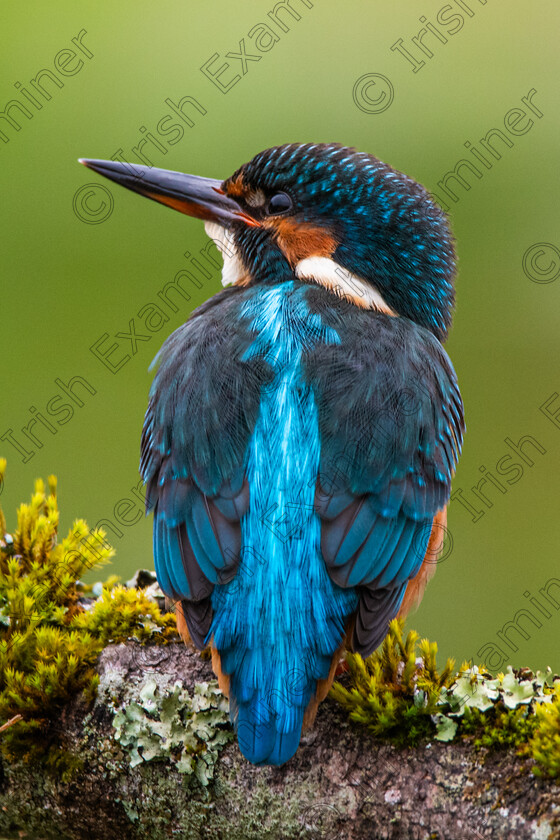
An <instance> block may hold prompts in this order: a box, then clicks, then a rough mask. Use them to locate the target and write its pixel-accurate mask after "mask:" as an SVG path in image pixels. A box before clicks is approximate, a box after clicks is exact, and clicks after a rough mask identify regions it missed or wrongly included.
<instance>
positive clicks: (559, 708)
mask: <svg viewBox="0 0 560 840" xmlns="http://www.w3.org/2000/svg"><path fill="white" fill-rule="evenodd" d="M537 719H538V726H537V727H536V730H535V732H534V735H533V737H532V739H531V740H530V742H529V747H528V749H529V752H530V754H531V755H532V756H533V758H534V759H535V761H536V762H537V766H536V767H534V768H533V772H534V773H535V775H536V776H540V777H542V778H546V777H548V778H552V779H560V683H558V684H557V687H556V691H555V692H554V696H553V698H552V700H551V702H550V703H547V704H546V705H545V704H542V705H541V706H539V707H538V708H537Z"/></svg>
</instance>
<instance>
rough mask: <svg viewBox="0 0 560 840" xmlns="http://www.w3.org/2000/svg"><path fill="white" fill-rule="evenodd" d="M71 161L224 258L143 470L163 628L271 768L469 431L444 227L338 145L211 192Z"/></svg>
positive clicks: (363, 158) (382, 630) (429, 528)
mask: <svg viewBox="0 0 560 840" xmlns="http://www.w3.org/2000/svg"><path fill="white" fill-rule="evenodd" d="M80 162H81V163H84V164H85V165H86V166H88V167H89V168H91V169H93V170H95V171H96V172H98V173H99V174H101V175H103V176H105V177H107V178H109V179H111V180H112V181H114V182H116V183H117V184H120V185H122V186H125V187H127V188H128V189H130V190H132V191H134V192H136V193H139V194H140V195H143V196H146V197H148V198H150V199H152V200H154V201H157V202H159V203H161V204H165V205H167V206H168V207H171V208H173V209H175V210H178V211H179V212H181V213H184V214H186V215H188V216H194V217H196V218H199V219H202V220H204V222H205V230H206V233H207V234H208V236H210V237H211V238H212V239H213V240H214V242H215V244H216V246H217V247H218V249H219V251H220V252H221V254H222V256H223V271H222V282H223V285H224V287H225V288H224V289H223V290H222V291H220V292H218V293H217V294H215V295H214V296H213V297H211V298H210V299H209V300H207V301H206V302H205V303H203V304H202V306H199V307H198V308H197V309H195V310H194V312H193V313H192V314H191V316H190V317H189V319H188V320H187V322H186V323H185V324H183V326H181V327H179V329H177V330H176V331H175V332H174V333H172V335H171V336H170V337H169V338H168V339H167V340H166V341H165V343H164V344H163V347H162V348H161V350H160V351H159V353H158V355H157V357H156V360H157V364H158V368H157V372H156V374H155V378H154V381H153V385H152V388H151V391H150V397H149V404H148V408H147V412H146V416H145V420H144V426H143V432H142V441H141V463H140V469H141V473H142V476H143V478H144V481H145V483H146V508H147V510H148V511H150V510H151V511H153V516H154V520H153V523H154V528H153V541H154V559H155V568H156V574H157V578H158V581H159V584H160V586H161V588H162V590H163V592H164V593H165V594H166V595H167V596H168V597H169V598H170V599H172V601H173V602H175V604H176V611H177V622H178V627H179V631H180V633H181V635H182V637H183V638H184V639H185V640H186V641H190V642H192V643H194V645H195V646H197V647H198V648H199V649H203V648H204V647H205V646H207V645H208V644H210V645H211V651H212V664H213V668H214V671H215V673H216V675H217V678H218V681H219V685H220V687H221V689H222V691H223V692H224V693H225V694H226V695H227V696H228V697H229V702H230V714H231V719H232V722H233V724H234V727H235V730H236V733H237V740H238V743H239V747H240V749H241V751H242V753H243V755H244V756H245V757H246V758H247V759H248V760H249V761H250V762H252V763H254V764H257V765H267V764H268V765H281V764H283V763H284V762H286V761H288V760H289V759H290V758H291V757H292V756H293V755H294V753H295V751H296V750H297V748H298V745H299V743H300V740H301V736H302V731H304V730H305V729H306V728H307V727H309V726H310V725H311V724H312V723H313V721H314V718H315V714H316V712H317V707H318V704H319V703H320V702H321V700H323V699H324V698H325V696H326V695H327V693H328V691H329V689H330V686H331V684H332V682H333V679H334V676H335V672H336V668H337V665H338V663H339V661H340V658H341V656H342V655H343V652H344V650H352V651H355V652H357V653H359V654H361V655H362V656H363V657H367V656H368V655H370V654H371V653H372V652H373V651H374V650H375V649H376V648H377V647H378V646H379V645H380V644H381V642H382V641H383V639H384V637H385V636H386V634H387V631H388V623H389V622H390V621H391V620H392V619H393V618H394V617H395V616H404V615H406V614H407V613H408V612H409V610H410V609H411V608H412V607H414V606H416V605H417V604H418V603H419V601H420V599H421V598H422V595H423V592H424V589H425V586H426V583H427V581H428V579H429V578H430V577H431V575H432V574H433V572H434V570H435V561H436V560H437V556H438V552H439V551H440V550H441V548H442V545H443V537H444V535H445V528H446V506H447V503H448V501H449V497H450V492H451V480H452V476H453V474H454V471H455V467H456V464H457V460H458V458H459V454H460V451H461V446H462V440H463V433H464V428H465V427H464V418H463V404H462V400H461V395H460V392H459V387H458V383H457V378H456V375H455V371H454V369H453V366H452V364H451V361H450V360H449V358H448V356H447V354H446V352H445V350H444V348H443V346H442V345H443V343H444V342H445V339H446V337H447V334H448V330H449V328H450V325H451V319H452V313H453V307H454V297H455V293H454V277H455V262H456V261H455V248H454V241H453V237H452V234H451V231H450V228H449V224H448V220H447V218H446V215H445V214H444V212H443V211H442V210H441V209H440V208H439V207H438V206H437V204H436V203H435V202H434V201H433V199H432V198H431V197H430V195H429V193H428V192H427V191H426V190H425V189H424V188H423V187H422V186H421V185H420V184H418V183H417V182H416V181H414V180H413V179H411V178H410V177H408V176H406V175H404V174H402V173H400V172H398V171H396V170H395V169H393V168H392V167H391V166H388V165H387V164H385V163H383V162H381V161H380V160H378V159H377V158H376V157H374V156H373V155H371V154H367V153H363V152H359V151H357V150H356V149H353V148H348V147H345V146H343V145H340V144H336V143H327V144H324V143H303V144H301V143H295V144H286V145H281V146H276V147H274V148H270V149H267V150H266V151H263V152H261V153H260V154H257V155H256V157H254V158H253V159H252V160H251V161H250V162H249V163H246V164H244V165H243V166H241V167H240V168H239V169H238V170H237V171H236V172H234V174H233V175H231V177H229V178H226V180H223V181H222V180H214V179H211V178H203V177H198V176H193V175H186V174H183V173H179V172H173V171H169V170H164V169H158V168H154V167H149V166H140V165H138V164H136V163H135V164H129V163H124V162H120V161H103V160H81V161H80Z"/></svg>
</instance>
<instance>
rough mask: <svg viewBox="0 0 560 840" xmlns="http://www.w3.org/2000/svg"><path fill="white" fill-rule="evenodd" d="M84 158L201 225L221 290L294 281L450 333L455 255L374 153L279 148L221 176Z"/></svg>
mask: <svg viewBox="0 0 560 840" xmlns="http://www.w3.org/2000/svg"><path fill="white" fill-rule="evenodd" d="M82 162H83V163H84V164H85V165H86V166H89V167H90V168H91V169H94V170H96V171H97V172H99V173H100V174H102V175H105V176H106V177H108V178H110V179H111V180H113V181H116V182H117V183H119V184H122V185H123V186H126V187H128V188H129V189H132V190H134V191H135V192H138V193H140V194H142V195H145V196H147V197H148V198H152V199H154V200H156V201H159V202H161V203H163V204H166V205H168V206H170V207H173V208H174V209H176V210H179V211H181V212H182V213H186V214H187V215H190V216H196V217H197V218H201V219H204V220H205V222H206V231H207V233H208V234H209V236H211V237H212V239H213V240H214V241H215V243H216V245H217V246H218V248H219V249H220V250H221V252H222V254H223V257H224V271H223V281H224V283H225V284H229V283H234V284H241V285H249V284H254V283H271V282H274V283H278V282H282V281H283V280H293V279H294V277H296V278H298V279H300V280H302V281H307V282H314V283H319V284H322V285H323V286H325V287H327V288H328V289H329V290H331V291H332V292H333V293H334V294H338V295H343V296H344V297H347V298H350V299H351V300H352V301H353V302H354V303H355V304H356V305H358V306H362V307H367V308H371V309H377V310H381V311H385V312H387V313H389V314H391V315H396V316H401V317H406V318H409V319H410V320H412V321H415V322H416V323H417V324H420V325H421V326H423V327H426V328H427V329H429V330H430V331H431V332H433V333H434V334H435V335H436V336H437V337H438V338H439V339H440V340H444V339H445V337H446V335H447V331H448V329H449V325H450V323H451V315H452V309H453V302H454V288H453V278H454V275H455V252H454V247H453V238H452V236H451V233H450V230H449V225H448V222H447V219H446V216H445V214H444V213H443V211H442V210H441V209H440V208H439V207H438V206H437V205H436V204H435V202H434V201H433V200H432V198H431V197H430V195H429V194H428V193H427V191H426V190H425V189H424V188H423V187H422V186H420V184H418V183H416V182H415V181H414V180H412V179H411V178H409V177H407V176H406V175H403V174H402V173H400V172H397V171H396V170H394V169H392V168H391V167H390V166H388V165H387V164H385V163H382V162H381V161H380V160H378V159H377V158H375V157H373V155H369V154H365V153H363V152H358V151H356V150H355V149H351V148H347V147H344V146H340V145H338V144H335V143H329V144H313V143H304V144H289V145H284V146H276V147H274V148H271V149H267V150H266V151H264V152H260V153H259V154H258V155H256V157H254V158H253V159H252V160H251V161H249V163H246V164H244V165H243V166H242V167H240V168H239V169H238V170H237V172H235V173H234V174H233V175H232V176H231V177H229V178H227V179H226V180H225V181H216V180H212V179H210V178H199V177H197V176H192V175H183V174H182V173H178V172H170V171H168V170H162V169H155V168H153V167H146V166H140V165H137V164H127V163H120V162H115V161H98V160H83V161H82Z"/></svg>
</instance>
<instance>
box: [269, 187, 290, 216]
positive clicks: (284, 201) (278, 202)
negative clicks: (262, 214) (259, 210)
mask: <svg viewBox="0 0 560 840" xmlns="http://www.w3.org/2000/svg"><path fill="white" fill-rule="evenodd" d="M291 209H292V199H291V198H290V196H289V195H287V194H286V193H284V192H279V193H276V195H273V196H272V198H271V199H270V201H269V202H268V207H267V213H268V215H269V216H275V215H277V214H278V213H285V212H286V211H287V210H291Z"/></svg>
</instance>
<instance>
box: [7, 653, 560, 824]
mask: <svg viewBox="0 0 560 840" xmlns="http://www.w3.org/2000/svg"><path fill="white" fill-rule="evenodd" d="M98 671H99V674H100V678H101V681H100V687H99V693H98V697H97V700H96V701H95V704H94V705H93V707H89V708H88V707H87V706H86V705H85V704H84V702H83V701H82V700H76V701H74V702H73V703H71V704H69V705H68V707H67V708H66V709H65V710H64V714H63V715H62V716H61V719H60V721H59V722H58V724H57V729H58V732H59V735H60V739H61V742H62V744H63V746H64V748H65V749H67V750H69V751H70V752H72V753H78V754H80V756H81V757H82V758H83V760H84V765H83V769H82V770H81V771H80V772H79V773H78V774H77V775H75V777H73V778H72V779H71V780H70V781H69V782H67V783H64V782H63V781H62V780H61V779H60V778H57V777H56V776H53V775H50V774H49V773H47V772H46V771H45V769H44V768H42V767H40V766H38V765H37V766H33V765H29V764H26V763H24V762H20V763H17V764H12V763H7V762H3V763H2V765H1V766H0V836H1V837H6V838H8V837H9V838H11V837H17V838H21V837H26V838H35V840H51V838H52V839H53V840H54V838H56V840H75V839H76V840H77V839H78V838H79V840H97V838H99V840H123V838H125V839H126V840H128V838H131V840H141V838H150V840H160V838H161V840H163V838H169V837H180V838H188V840H198V838H204V840H207V839H208V840H209V839H210V838H212V840H222V838H223V840H257V839H258V840H263V838H281V840H291V838H309V840H319V839H321V840H350V838H352V840H361V838H368V840H389V838H390V840H415V838H418V839H419V840H436V838H438V840H455V839H456V840H467V838H469V839H470V838H473V840H478V839H479V838H486V837H492V838H508V840H509V838H515V840H545V838H550V840H552V838H555V837H556V838H560V787H559V786H557V785H555V784H554V783H553V782H548V781H541V780H539V779H537V778H536V777H535V776H533V775H532V774H531V772H530V769H531V761H529V760H524V761H522V760H520V759H519V758H517V757H516V756H515V755H513V753H511V752H508V751H500V752H495V753H492V754H488V755H484V753H482V752H478V753H477V752H475V751H474V749H473V748H472V747H471V746H470V745H467V744H464V743H459V744H454V743H451V744H444V743H440V742H437V741H434V742H431V743H427V744H424V745H422V746H420V747H417V748H410V749H405V750H398V749H395V748H394V747H392V746H391V745H387V744H382V743H380V742H379V741H376V740H375V739H374V738H373V737H372V736H370V735H369V734H368V732H367V731H366V730H365V729H363V728H361V727H359V726H357V725H354V724H351V723H350V722H349V721H348V719H347V716H346V713H345V712H344V711H343V710H342V709H341V708H340V707H338V706H337V705H336V704H335V703H334V702H332V701H330V700H327V701H325V702H324V703H323V704H322V705H321V706H320V708H319V713H318V715H317V720H316V723H315V725H314V727H313V728H312V729H311V730H310V731H309V732H307V733H305V734H304V736H303V738H302V743H301V746H300V748H299V749H298V751H297V753H296V755H295V756H294V757H293V758H292V759H291V760H290V761H289V762H287V763H286V764H285V765H283V766H282V767H276V768H274V767H255V766H253V765H251V764H249V763H248V762H247V761H245V759H244V758H243V757H242V755H241V753H240V752H239V749H238V747H237V744H236V743H235V742H232V743H230V744H228V745H227V746H226V747H225V748H224V749H223V750H222V752H221V753H220V755H219V758H218V762H217V765H216V770H215V775H214V779H213V781H211V782H210V784H209V786H208V788H204V787H203V786H201V785H200V784H199V782H198V781H197V780H196V779H194V778H193V777H190V776H189V777H185V776H183V775H181V774H179V773H178V772H177V770H176V769H175V768H174V767H173V766H172V765H171V764H170V763H169V761H166V762H164V761H150V762H145V763H143V764H140V765H138V766H136V767H134V768H131V767H130V763H129V757H128V755H127V753H126V751H125V750H124V749H123V748H122V747H121V746H120V744H119V743H118V742H117V741H116V740H115V738H114V729H113V726H112V721H113V712H112V710H111V708H110V707H109V706H108V703H109V701H110V698H112V699H113V702H115V701H116V702H119V701H121V700H122V699H123V698H132V697H134V696H135V692H137V691H138V688H139V687H140V685H141V684H142V683H143V682H144V681H145V680H146V677H147V676H148V675H149V676H152V677H153V678H154V679H155V681H156V682H157V684H158V686H159V687H160V689H165V688H169V687H172V686H173V684H174V682H175V681H176V680H177V679H180V680H181V681H182V683H183V684H184V686H185V687H186V688H187V689H189V690H190V691H192V689H193V687H194V684H195V683H197V682H202V681H209V680H211V679H213V674H212V670H211V667H210V663H209V662H208V661H207V660H204V659H202V658H201V656H200V654H198V653H197V652H195V651H193V650H189V649H188V648H187V647H185V646H183V645H179V644H172V645H169V646H166V647H156V648H154V647H152V648H149V647H148V648H141V647H140V646H138V645H135V644H133V643H127V644H121V645H111V646H109V647H107V648H106V649H105V650H104V651H103V653H102V654H101V656H100V658H99V662H98ZM0 737H1V736H0Z"/></svg>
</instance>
